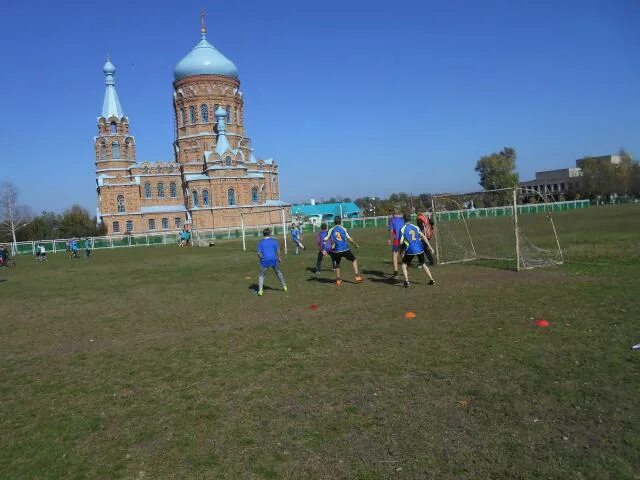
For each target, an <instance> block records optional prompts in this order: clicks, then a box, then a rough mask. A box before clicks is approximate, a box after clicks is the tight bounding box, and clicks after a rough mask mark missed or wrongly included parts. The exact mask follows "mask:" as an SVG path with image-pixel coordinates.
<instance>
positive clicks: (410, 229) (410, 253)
mask: <svg viewBox="0 0 640 480" xmlns="http://www.w3.org/2000/svg"><path fill="white" fill-rule="evenodd" d="M403 220H404V226H403V227H402V229H400V244H401V248H402V250H404V256H403V257H402V273H403V275H404V286H405V288H408V287H409V286H410V285H411V283H410V282H409V272H408V269H407V267H408V266H409V265H411V261H412V260H413V258H414V257H418V263H419V264H420V265H421V266H422V268H423V270H424V272H425V273H426V274H427V276H428V277H429V285H435V283H436V282H435V280H434V279H433V277H432V276H431V272H430V271H429V267H427V264H426V263H425V262H424V247H423V243H422V242H425V244H426V245H427V247H428V248H429V250H431V252H432V253H433V249H432V248H431V245H430V244H429V240H428V239H427V237H426V236H425V234H424V233H422V232H421V231H420V229H419V228H418V227H416V226H415V225H413V224H411V216H410V215H409V214H405V215H404V216H403Z"/></svg>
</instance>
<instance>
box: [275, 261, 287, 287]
mask: <svg viewBox="0 0 640 480" xmlns="http://www.w3.org/2000/svg"><path fill="white" fill-rule="evenodd" d="M273 271H274V272H276V277H278V280H279V281H280V285H281V286H282V289H283V290H284V291H285V292H286V291H287V283H286V282H285V281H284V275H283V274H282V272H281V271H280V267H278V265H277V264H276V266H274V267H273Z"/></svg>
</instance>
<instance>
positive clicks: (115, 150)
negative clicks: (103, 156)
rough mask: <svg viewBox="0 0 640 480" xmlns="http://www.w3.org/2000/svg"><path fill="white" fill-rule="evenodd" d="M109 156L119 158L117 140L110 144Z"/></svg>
mask: <svg viewBox="0 0 640 480" xmlns="http://www.w3.org/2000/svg"><path fill="white" fill-rule="evenodd" d="M111 158H114V159H115V158H120V144H119V143H118V142H113V143H112V144H111Z"/></svg>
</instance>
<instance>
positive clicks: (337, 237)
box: [327, 215, 362, 286]
mask: <svg viewBox="0 0 640 480" xmlns="http://www.w3.org/2000/svg"><path fill="white" fill-rule="evenodd" d="M333 223H334V224H335V225H334V226H333V227H331V228H330V229H329V231H328V232H327V239H328V242H330V244H331V250H330V251H329V255H330V256H331V259H332V260H333V262H334V265H335V267H336V285H337V286H340V285H342V278H340V260H342V259H343V258H346V259H347V260H349V261H350V262H352V264H353V273H354V275H355V282H356V283H360V282H362V277H361V276H360V273H359V271H358V260H356V257H355V256H354V255H353V253H352V252H351V249H350V248H349V242H351V243H353V245H354V246H355V247H356V248H360V246H359V245H358V244H357V243H356V242H355V241H354V240H353V238H351V237H350V236H349V234H348V233H347V230H346V229H345V228H344V227H343V226H342V218H341V217H340V216H339V215H338V216H336V217H335V218H334V220H333Z"/></svg>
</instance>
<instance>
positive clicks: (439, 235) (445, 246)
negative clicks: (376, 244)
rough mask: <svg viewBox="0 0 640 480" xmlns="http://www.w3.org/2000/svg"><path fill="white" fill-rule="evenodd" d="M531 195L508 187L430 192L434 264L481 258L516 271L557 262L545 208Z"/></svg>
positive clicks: (557, 249) (560, 258)
mask: <svg viewBox="0 0 640 480" xmlns="http://www.w3.org/2000/svg"><path fill="white" fill-rule="evenodd" d="M536 194H537V192H535V191H533V190H529V189H524V188H515V189H514V188H509V189H500V190H488V191H484V192H473V193H464V194H450V195H437V196H434V197H433V205H432V208H433V210H434V213H435V215H433V216H434V217H435V218H434V220H435V230H436V233H435V247H436V254H437V258H438V263H440V264H447V263H459V262H469V261H475V260H485V261H492V262H494V263H498V264H501V265H504V266H505V267H510V268H515V269H516V270H521V269H528V268H536V267H545V266H550V265H557V264H560V263H562V262H563V256H562V249H561V248H560V242H559V240H558V236H557V233H556V229H555V225H554V223H553V218H552V216H551V208H550V206H549V205H548V203H546V202H545V198H544V197H543V196H542V195H539V194H537V195H536ZM524 198H527V199H528V201H529V202H531V203H527V204H523V203H522V200H523V199H524ZM536 202H537V203H536Z"/></svg>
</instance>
